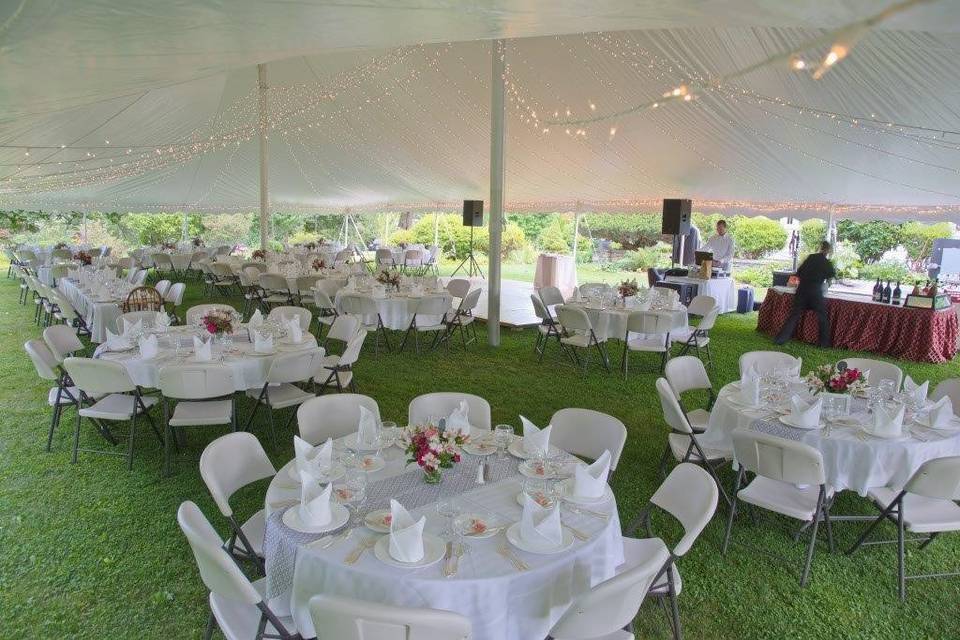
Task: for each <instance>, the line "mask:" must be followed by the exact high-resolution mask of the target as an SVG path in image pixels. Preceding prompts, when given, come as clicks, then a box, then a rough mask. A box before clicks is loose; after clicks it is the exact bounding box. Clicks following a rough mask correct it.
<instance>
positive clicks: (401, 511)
mask: <svg viewBox="0 0 960 640" xmlns="http://www.w3.org/2000/svg"><path fill="white" fill-rule="evenodd" d="M390 516H391V519H390V548H389V550H390V557H391V558H393V559H394V560H397V561H399V562H420V561H421V560H423V526H424V525H425V524H426V523H427V518H426V516H420V519H419V520H417V521H416V522H414V520H413V516H411V515H410V512H409V511H407V510H406V509H405V508H404V507H403V505H402V504H400V503H399V502H397V501H396V500H390Z"/></svg>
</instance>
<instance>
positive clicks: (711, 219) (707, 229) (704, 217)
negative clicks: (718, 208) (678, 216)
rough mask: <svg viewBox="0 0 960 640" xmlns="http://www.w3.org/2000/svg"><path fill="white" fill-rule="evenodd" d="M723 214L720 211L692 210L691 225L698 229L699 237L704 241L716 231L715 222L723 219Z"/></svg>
mask: <svg viewBox="0 0 960 640" xmlns="http://www.w3.org/2000/svg"><path fill="white" fill-rule="evenodd" d="M725 219H726V218H724V216H723V214H720V213H710V214H706V213H700V212H698V211H694V212H693V215H692V216H691V222H693V226H695V227H696V228H697V230H699V231H700V238H701V239H702V240H703V241H704V242H706V240H707V238H709V237H710V236H712V235H713V234H714V233H716V231H717V222H719V221H720V220H725Z"/></svg>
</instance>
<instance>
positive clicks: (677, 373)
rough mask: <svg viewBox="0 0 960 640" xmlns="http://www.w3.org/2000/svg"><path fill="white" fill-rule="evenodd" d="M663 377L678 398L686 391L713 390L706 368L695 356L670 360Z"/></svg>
mask: <svg viewBox="0 0 960 640" xmlns="http://www.w3.org/2000/svg"><path fill="white" fill-rule="evenodd" d="M663 375H664V377H665V378H666V379H667V382H669V383H670V388H671V389H673V392H674V393H675V394H677V397H678V398H679V397H680V396H681V395H682V394H684V393H686V392H687V391H696V390H705V389H712V388H713V385H712V384H711V383H710V376H709V375H707V368H706V367H705V366H703V361H702V360H700V358H697V357H696V356H679V357H676V358H672V359H671V360H670V361H669V362H667V366H666V367H664V370H663Z"/></svg>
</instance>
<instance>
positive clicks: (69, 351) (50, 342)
mask: <svg viewBox="0 0 960 640" xmlns="http://www.w3.org/2000/svg"><path fill="white" fill-rule="evenodd" d="M43 341H44V342H46V343H47V346H48V347H50V353H52V354H53V357H54V358H56V360H57V362H58V363H62V362H63V361H64V359H65V358H66V357H67V356H71V355H73V354H74V353H76V352H78V351H83V343H82V342H80V338H78V337H77V332H76V331H74V330H73V329H71V328H70V327H68V326H67V325H65V324H55V325H52V326H49V327H47V328H46V329H44V330H43Z"/></svg>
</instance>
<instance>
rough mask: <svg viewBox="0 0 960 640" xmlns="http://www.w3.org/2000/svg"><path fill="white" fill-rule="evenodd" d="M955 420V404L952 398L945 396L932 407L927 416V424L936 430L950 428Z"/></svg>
mask: <svg viewBox="0 0 960 640" xmlns="http://www.w3.org/2000/svg"><path fill="white" fill-rule="evenodd" d="M953 418H954V414H953V402H951V400H950V396H943V397H942V398H940V399H939V400H937V401H936V402H935V403H934V404H933V406H932V407H930V412H929V413H928V414H927V423H928V424H929V425H930V426H931V427H934V428H935V429H943V428H944V427H949V426H950V423H951V422H953Z"/></svg>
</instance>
